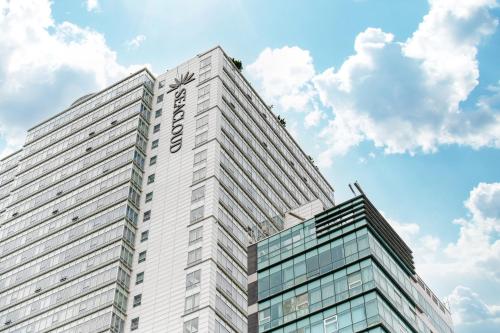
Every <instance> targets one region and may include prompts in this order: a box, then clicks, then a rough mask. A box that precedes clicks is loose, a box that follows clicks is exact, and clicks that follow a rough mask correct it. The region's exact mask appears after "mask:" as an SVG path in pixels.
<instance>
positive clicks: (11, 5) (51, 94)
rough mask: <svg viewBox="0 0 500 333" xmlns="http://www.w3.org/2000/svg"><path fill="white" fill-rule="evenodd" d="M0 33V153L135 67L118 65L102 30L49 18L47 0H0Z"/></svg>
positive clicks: (8, 149) (6, 150)
mask: <svg viewBox="0 0 500 333" xmlns="http://www.w3.org/2000/svg"><path fill="white" fill-rule="evenodd" d="M0 31H2V34H1V37H0V137H1V138H2V139H3V141H4V142H5V148H4V150H3V151H0V156H4V155H6V154H8V153H9V152H11V151H12V150H14V149H18V148H19V147H20V144H21V143H22V142H23V140H24V136H25V133H24V131H25V130H26V129H27V128H29V127H31V126H32V125H35V124H36V123H37V122H39V121H41V120H43V119H46V118H47V117H49V116H50V115H53V114H55V113H57V112H59V111H62V109H64V108H66V107H67V106H68V105H69V104H71V102H72V101H73V100H75V99H76V98H78V97H80V96H81V95H84V94H86V93H89V92H92V91H96V90H99V89H101V88H103V87H105V86H106V85H108V84H110V83H111V82H113V81H116V80H118V79H121V78H123V76H125V75H128V74H129V73H130V72H132V71H135V70H137V69H138V68H139V66H131V67H125V66H122V65H120V64H119V63H118V62H117V59H116V53H115V52H114V51H113V50H111V49H110V48H109V47H108V45H107V44H106V40H105V39H104V36H103V35H102V34H100V33H98V32H96V31H93V30H90V29H88V28H81V27H79V26H77V25H75V24H73V23H70V22H62V23H56V22H54V19H53V17H52V13H51V7H50V2H49V1H48V0H47V1H43V0H40V1H34V0H32V1H28V0H27V1H6V0H0ZM141 67H142V66H141Z"/></svg>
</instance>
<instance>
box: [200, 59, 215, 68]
mask: <svg viewBox="0 0 500 333" xmlns="http://www.w3.org/2000/svg"><path fill="white" fill-rule="evenodd" d="M211 61H212V56H208V57H206V58H205V59H203V60H201V61H200V69H202V68H205V67H207V66H210V64H211Z"/></svg>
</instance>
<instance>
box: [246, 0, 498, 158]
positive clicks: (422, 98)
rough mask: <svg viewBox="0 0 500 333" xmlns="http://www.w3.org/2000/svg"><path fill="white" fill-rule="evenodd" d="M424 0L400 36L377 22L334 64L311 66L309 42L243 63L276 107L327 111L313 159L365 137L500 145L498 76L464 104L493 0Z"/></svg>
mask: <svg viewBox="0 0 500 333" xmlns="http://www.w3.org/2000/svg"><path fill="white" fill-rule="evenodd" d="M429 5H430V9H429V12H428V13H427V15H425V17H424V18H423V19H422V22H421V23H420V24H419V26H418V28H417V29H416V31H415V32H414V33H413V34H412V36H411V37H410V38H408V39H407V40H405V41H398V40H397V39H396V37H395V36H394V35H393V34H392V33H390V32H385V31H383V30H382V29H380V28H367V29H366V30H365V31H362V32H361V33H359V34H358V35H357V37H356V39H355V41H354V53H353V54H352V55H351V56H349V57H348V58H347V59H346V60H345V61H344V62H343V63H341V64H340V66H339V67H338V68H334V67H330V68H327V69H326V70H324V71H323V72H320V73H317V72H316V70H315V69H314V66H313V59H312V57H311V55H310V53H309V52H308V51H307V50H303V49H301V48H299V47H289V46H285V47H283V48H278V49H269V48H267V49H265V50H264V51H262V53H261V54H260V55H259V56H258V58H257V60H256V61H255V62H254V63H253V64H250V65H249V66H248V74H249V76H250V77H251V78H252V79H253V80H254V82H255V83H256V84H257V85H258V86H260V87H261V88H262V90H263V91H264V95H265V96H266V97H267V98H269V99H270V100H271V101H272V102H273V103H277V104H278V106H279V107H280V108H283V109H285V110H288V109H291V110H297V109H298V110H299V111H300V109H302V110H303V111H306V112H307V113H306V114H307V116H305V117H313V116H312V115H310V113H309V112H310V110H311V109H313V107H312V106H313V105H318V107H319V109H320V110H321V111H322V113H323V114H324V115H325V119H326V120H325V121H322V122H320V123H319V124H318V125H320V128H321V130H320V131H318V132H317V133H318V136H319V137H318V138H319V139H321V141H322V142H324V146H323V149H322V152H321V154H320V155H319V164H320V166H322V167H328V166H330V165H331V163H332V158H333V157H334V156H337V155H342V154H345V153H347V152H348V151H349V150H350V149H352V148H353V147H356V146H357V145H359V144H360V143H362V142H364V141H369V142H371V143H373V144H374V145H375V146H376V147H378V148H380V149H382V150H383V151H384V152H385V153H387V154H396V153H409V154H416V153H433V152H436V151H437V150H438V149H439V147H440V146H442V145H463V146H468V147H472V148H474V149H479V148H482V147H495V148H500V84H499V85H496V86H492V87H490V89H489V91H488V92H486V93H485V95H484V96H480V97H479V98H478V99H477V103H474V101H469V102H470V103H468V105H472V106H470V107H462V106H461V104H463V102H465V101H468V99H469V97H470V95H471V92H472V91H473V90H474V89H475V88H476V87H477V85H478V83H479V67H478V60H477V53H478V48H479V47H480V45H481V43H482V42H483V41H484V40H485V38H487V37H488V36H489V35H491V34H492V33H493V32H494V31H495V30H496V27H497V25H498V19H497V18H495V17H494V16H493V15H492V14H491V10H492V8H494V7H496V6H497V3H496V1H495V0H478V1H468V0H460V1H452V0H430V1H429ZM295 73H297V75H295ZM474 104H476V105H474Z"/></svg>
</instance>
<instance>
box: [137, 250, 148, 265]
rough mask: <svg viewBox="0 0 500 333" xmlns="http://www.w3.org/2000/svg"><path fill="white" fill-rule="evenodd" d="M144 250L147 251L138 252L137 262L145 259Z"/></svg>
mask: <svg viewBox="0 0 500 333" xmlns="http://www.w3.org/2000/svg"><path fill="white" fill-rule="evenodd" d="M146 252H147V251H142V252H141V253H139V260H137V262H139V263H141V262H144V261H146Z"/></svg>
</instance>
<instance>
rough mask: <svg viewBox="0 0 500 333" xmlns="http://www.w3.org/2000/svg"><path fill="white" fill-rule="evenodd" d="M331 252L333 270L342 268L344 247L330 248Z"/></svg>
mask: <svg viewBox="0 0 500 333" xmlns="http://www.w3.org/2000/svg"><path fill="white" fill-rule="evenodd" d="M331 252H332V262H333V268H337V267H340V266H342V265H343V264H344V247H343V246H342V245H338V246H335V247H332V250H331Z"/></svg>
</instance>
